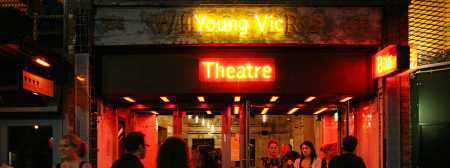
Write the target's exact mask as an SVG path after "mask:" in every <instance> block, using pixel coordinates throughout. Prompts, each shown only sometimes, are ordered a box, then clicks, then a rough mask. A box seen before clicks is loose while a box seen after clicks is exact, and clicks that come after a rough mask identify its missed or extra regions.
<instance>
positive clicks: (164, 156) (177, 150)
mask: <svg viewBox="0 0 450 168" xmlns="http://www.w3.org/2000/svg"><path fill="white" fill-rule="evenodd" d="M157 165H158V166H157V168H189V167H190V165H189V156H188V149H187V145H186V143H185V142H184V141H183V140H182V139H180V138H177V137H170V138H167V139H166V140H165V141H164V143H163V144H162V145H161V147H160V148H159V151H158V158H157Z"/></svg>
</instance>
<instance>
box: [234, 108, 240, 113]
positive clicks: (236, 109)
mask: <svg viewBox="0 0 450 168" xmlns="http://www.w3.org/2000/svg"><path fill="white" fill-rule="evenodd" d="M234 114H239V106H234Z"/></svg>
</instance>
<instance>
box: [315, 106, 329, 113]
mask: <svg viewBox="0 0 450 168" xmlns="http://www.w3.org/2000/svg"><path fill="white" fill-rule="evenodd" d="M325 110H328V108H326V107H324V108H321V109H320V110H317V111H316V112H314V114H320V113H322V112H324V111H325Z"/></svg>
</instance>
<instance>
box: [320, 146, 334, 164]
mask: <svg viewBox="0 0 450 168" xmlns="http://www.w3.org/2000/svg"><path fill="white" fill-rule="evenodd" d="M320 151H321V152H322V154H323V157H325V158H326V159H328V160H330V159H331V158H333V157H334V156H336V152H337V150H336V144H335V143H333V144H325V145H323V146H322V147H320Z"/></svg>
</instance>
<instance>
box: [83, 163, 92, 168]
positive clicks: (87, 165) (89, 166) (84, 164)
mask: <svg viewBox="0 0 450 168" xmlns="http://www.w3.org/2000/svg"><path fill="white" fill-rule="evenodd" d="M81 167H82V168H92V165H91V164H90V163H89V162H84V163H83V165H82V166H81Z"/></svg>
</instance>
